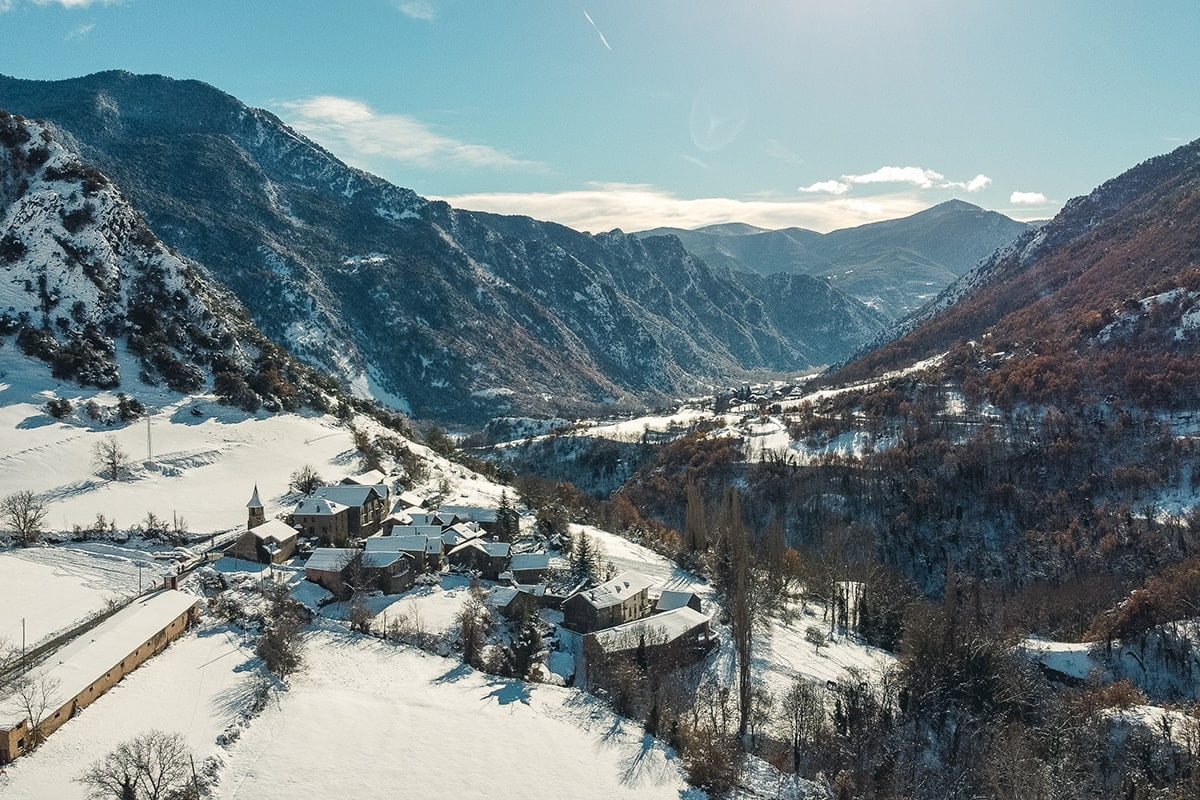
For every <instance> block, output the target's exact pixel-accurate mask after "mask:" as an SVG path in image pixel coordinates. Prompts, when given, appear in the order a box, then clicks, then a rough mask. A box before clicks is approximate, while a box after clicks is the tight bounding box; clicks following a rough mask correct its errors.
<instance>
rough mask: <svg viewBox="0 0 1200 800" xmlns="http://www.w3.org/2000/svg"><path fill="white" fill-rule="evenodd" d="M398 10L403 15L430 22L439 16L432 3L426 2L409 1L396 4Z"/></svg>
mask: <svg viewBox="0 0 1200 800" xmlns="http://www.w3.org/2000/svg"><path fill="white" fill-rule="evenodd" d="M396 8H398V9H399V10H400V12H401V13H403V14H405V15H407V16H410V17H412V18H413V19H419V20H423V21H425V22H429V21H430V20H432V19H433V18H434V17H436V16H437V9H435V8H434V7H433V4H432V3H427V2H425V0H407V1H406V2H402V3H396Z"/></svg>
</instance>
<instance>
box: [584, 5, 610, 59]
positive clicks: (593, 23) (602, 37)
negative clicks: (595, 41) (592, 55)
mask: <svg viewBox="0 0 1200 800" xmlns="http://www.w3.org/2000/svg"><path fill="white" fill-rule="evenodd" d="M583 16H585V17H587V21H588V23H589V24H591V26H592V27H593V28H595V29H596V34H597V35H598V36H599V37H600V44H602V45H604V46H605V47H606V48H607V49H609V50H612V45H611V44H609V43H608V38H607V37H606V36H605V35H604V31H602V30H600V26H599V25H597V24H596V20H594V19H592V15H591V14H589V13H588V12H587V9H586V8H585V9H584V10H583Z"/></svg>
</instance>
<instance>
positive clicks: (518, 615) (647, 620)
mask: <svg viewBox="0 0 1200 800" xmlns="http://www.w3.org/2000/svg"><path fill="white" fill-rule="evenodd" d="M395 485H396V486H397V488H398V491H396V492H393V490H392V488H391V486H389V482H388V477H387V476H386V475H384V474H383V473H382V472H380V471H378V470H371V471H368V472H366V473H362V474H357V475H351V476H347V477H345V478H343V479H342V480H341V481H339V482H338V483H336V484H331V485H313V486H311V487H308V488H310V489H311V491H310V492H309V493H307V494H304V495H303V496H302V497H300V499H299V500H298V501H297V502H296V503H295V505H294V507H292V508H291V509H290V510H289V511H285V512H283V513H280V514H278V515H277V516H275V517H272V518H270V519H268V518H267V516H266V507H265V505H264V503H263V501H262V499H261V497H260V492H259V487H258V486H257V485H255V486H253V488H252V490H251V496H250V499H249V501H248V502H247V503H246V506H245V507H246V520H245V525H244V529H243V531H242V532H241V533H240V534H234V535H231V536H228V537H226V541H224V542H222V543H220V544H218V545H216V546H214V547H212V548H211V549H210V550H208V551H207V552H204V553H202V554H199V555H198V556H196V557H193V558H190V559H188V560H187V561H185V562H180V563H179V564H178V565H177V566H176V570H175V572H174V573H171V574H167V575H165V576H164V577H163V579H162V582H161V585H159V584H155V585H154V586H152V587H148V590H147V591H145V592H142V593H139V595H138V596H136V597H135V598H134V599H133V600H132V601H131V602H129V603H128V604H127V605H124V606H123V607H120V608H116V609H114V613H110V614H105V615H103V618H102V619H99V620H96V621H95V622H96V624H88V625H84V626H81V628H82V630H81V629H80V628H77V629H75V630H72V631H71V632H69V634H68V635H65V636H61V637H59V639H60V640H61V641H56V642H54V643H51V644H55V643H58V644H61V646H60V647H57V648H54V647H46V646H43V647H42V648H41V649H40V650H41V651H40V652H37V653H30V654H23V656H22V658H21V659H19V660H18V663H17V664H15V665H13V664H7V665H6V668H7V669H8V670H9V674H7V675H3V676H0V678H8V679H9V680H8V681H7V683H8V685H9V687H10V690H6V692H5V693H7V694H8V697H5V698H0V708H2V709H4V713H5V714H6V716H5V717H4V718H2V719H0V768H3V767H4V765H6V764H10V763H12V762H14V761H15V760H16V759H18V758H19V757H20V756H22V755H23V754H25V753H26V752H27V751H30V750H32V749H33V748H35V747H36V746H37V745H40V744H41V743H42V742H44V741H45V740H46V739H47V738H48V737H49V736H50V735H51V734H53V733H54V732H55V731H57V730H58V729H59V728H60V727H61V726H63V725H64V724H66V723H67V722H68V721H70V720H71V719H72V718H73V717H75V716H77V715H79V714H80V713H81V712H82V711H83V710H84V709H86V708H87V707H88V706H89V705H91V704H92V703H93V702H94V701H95V700H97V699H98V698H99V697H100V696H102V695H103V694H104V693H105V692H107V691H108V690H109V689H111V688H112V687H113V686H115V685H116V684H117V683H118V682H119V681H121V680H122V679H123V678H124V677H125V676H127V675H129V674H130V673H132V672H133V671H134V670H136V669H137V668H138V667H139V666H141V665H142V664H143V663H144V662H146V661H147V660H148V659H150V658H152V657H154V656H155V655H156V654H158V653H160V652H162V651H163V650H164V649H165V648H166V647H167V646H168V645H170V643H171V642H172V641H173V640H175V639H176V638H177V637H179V636H180V635H181V634H183V633H184V632H185V631H187V630H188V629H189V628H190V627H192V626H194V625H196V624H197V623H198V622H199V621H200V619H201V616H202V615H203V614H206V613H207V614H211V613H214V612H213V609H214V608H216V607H217V606H218V603H219V602H220V601H221V597H222V594H223V593H224V592H225V590H226V589H227V588H228V587H229V586H242V587H244V586H246V585H251V586H253V585H254V583H255V581H257V583H258V585H259V586H260V587H265V586H267V585H268V584H276V583H278V582H280V581H282V585H284V586H290V588H291V592H292V594H293V595H294V596H296V597H303V598H304V600H305V601H307V604H308V606H309V607H310V608H309V611H310V612H311V614H312V616H314V617H316V616H322V617H324V618H327V619H334V620H338V621H339V623H340V624H343V625H346V626H347V627H349V628H350V629H352V630H358V631H361V632H365V633H368V634H374V635H377V636H379V637H380V638H384V639H387V638H389V634H391V635H392V638H393V639H394V638H395V634H396V632H397V627H398V626H399V625H402V624H403V623H402V618H401V616H400V615H396V616H393V618H392V623H393V624H391V625H389V624H388V622H387V608H388V607H389V606H391V605H392V604H393V603H395V602H396V601H399V600H403V599H405V595H406V594H410V593H412V592H414V591H417V590H421V589H426V590H427V589H429V587H431V586H437V585H438V584H439V583H445V584H446V585H451V586H460V585H464V584H465V585H466V587H467V589H468V594H469V597H471V598H475V599H477V600H478V601H480V604H481V605H482V608H483V614H484V615H485V616H486V617H487V620H486V624H482V625H479V626H469V627H470V631H468V630H467V628H468V626H467V625H466V623H461V622H460V619H459V618H456V619H455V620H454V622H455V623H456V625H455V626H453V627H457V626H458V624H462V626H463V631H462V632H460V633H459V634H458V636H457V639H455V637H453V636H452V637H451V639H454V641H453V642H452V647H453V651H454V652H457V654H458V657H461V658H463V660H464V661H467V662H468V663H471V665H472V666H477V667H480V668H481V669H484V670H485V671H494V672H502V673H507V674H509V675H510V676H511V677H517V678H521V679H531V680H548V681H551V682H553V683H557V684H558V685H563V686H575V687H579V688H582V689H584V690H587V691H592V692H595V691H601V692H603V691H604V690H605V689H606V688H608V687H607V682H608V681H609V679H610V678H611V676H612V675H613V674H614V673H613V670H612V667H613V666H614V664H617V663H620V662H623V661H627V662H630V663H632V662H633V661H634V659H639V660H641V661H642V662H643V663H645V661H646V659H647V658H652V659H653V660H654V663H655V664H656V665H658V667H659V668H662V669H667V665H670V668H671V669H675V668H679V667H683V666H686V665H688V664H692V663H696V662H698V661H701V660H703V659H704V657H705V656H706V654H707V653H708V652H709V651H710V649H711V648H712V647H713V645H714V641H713V640H712V634H711V631H710V618H709V616H707V615H706V614H705V613H704V601H703V600H702V597H701V594H700V593H699V592H697V591H694V590H692V589H693V587H691V586H687V587H685V588H669V587H667V586H664V585H659V584H658V583H656V581H655V580H654V579H653V578H651V577H648V576H646V575H643V574H640V573H639V572H637V571H635V570H629V569H626V570H620V571H617V569H616V567H615V565H613V564H612V563H611V562H609V563H607V564H605V563H601V562H600V561H599V559H595V560H593V561H591V562H590V563H588V564H587V565H585V569H583V570H580V569H572V561H571V558H570V550H571V547H572V544H574V542H572V541H571V539H570V537H567V541H563V540H562V539H561V538H559V537H556V538H553V539H550V540H548V539H546V538H545V537H539V536H535V535H531V531H530V524H529V523H530V521H529V520H528V519H524V520H523V518H522V515H521V513H520V512H519V511H518V510H517V508H516V507H515V506H514V504H513V503H511V502H510V501H509V500H508V497H507V494H506V493H502V496H501V499H500V502H499V503H498V504H497V505H495V506H485V505H466V504H450V503H440V502H430V498H427V497H423V496H421V495H419V494H417V493H415V492H413V491H411V490H406V489H404V488H403V487H402V485H401V484H399V483H398V482H397V483H396V484H395ZM433 500H435V501H436V500H437V498H433ZM526 516H528V515H526ZM522 522H525V525H524V527H523V526H522ZM581 535H582V536H584V537H586V534H581ZM584 547H585V548H587V549H589V552H591V553H592V554H593V556H599V555H600V554H601V551H600V550H599V549H598V546H597V545H596V544H594V543H591V542H588V543H585V544H584ZM192 573H194V574H195V575H196V577H197V579H198V580H196V581H194V582H193V584H192V586H193V589H192V591H196V590H197V589H199V590H200V592H199V594H203V595H205V596H204V597H200V596H198V595H197V594H194V593H189V592H187V591H181V590H180V588H179V587H180V583H181V581H182V580H183V579H185V578H187V577H188V576H189V575H190V574H192ZM300 575H302V576H303V581H302V584H296V582H295V581H296V579H297V578H299V577H300ZM247 576H250V579H249V580H247V579H246V578H247ZM214 578H215V579H214ZM675 583H677V581H676V582H675ZM306 585H307V586H312V587H314V589H315V591H316V593H314V591H310V590H306V589H304V586H306ZM316 587H319V588H316ZM263 593H264V594H265V593H266V590H265V588H264V589H263ZM376 608H378V609H381V610H382V613H381V614H379V613H375V612H374V609H376ZM326 609H328V613H325V610H326ZM462 614H463V612H459V617H461V616H462ZM380 617H382V620H381V619H379V618H380ZM416 622H417V625H418V627H419V625H420V623H419V620H417V621H416ZM531 630H532V631H533V633H532V634H529V633H528V632H529V631H531ZM522 633H524V635H526V636H531V637H532V639H533V641H532V642H530V643H528V644H527V645H526V648H527V650H528V653H527V655H526V661H527V662H528V663H525V664H522V666H521V667H520V668H519V669H518V670H517V671H516V672H514V671H513V668H512V666H511V664H509V665H508V666H500V667H497V666H496V664H497V663H500V662H495V661H493V662H490V664H489V662H487V661H486V660H485V659H483V658H482V657H481V656H480V653H481V650H482V649H484V648H488V647H493V648H501V649H503V648H504V647H505V646H511V643H512V642H513V640H514V639H515V638H516V637H517V636H519V635H522ZM477 635H478V636H479V639H478V640H477V641H473V642H472V641H467V640H468V639H469V638H474V637H476V636H477ZM407 641H410V642H415V641H416V640H414V639H411V638H410V639H408V640H407ZM589 664H593V665H596V666H595V667H593V669H592V670H591V674H589V669H588V665H589ZM489 667H490V670H489ZM18 673H20V674H18ZM0 685H3V683H0Z"/></svg>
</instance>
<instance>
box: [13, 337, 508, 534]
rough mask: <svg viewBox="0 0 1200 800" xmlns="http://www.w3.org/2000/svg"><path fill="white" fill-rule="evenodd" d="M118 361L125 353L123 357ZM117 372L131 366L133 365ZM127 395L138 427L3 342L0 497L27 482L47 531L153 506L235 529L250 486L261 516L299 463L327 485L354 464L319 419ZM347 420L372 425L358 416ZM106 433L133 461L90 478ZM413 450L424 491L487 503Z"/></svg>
mask: <svg viewBox="0 0 1200 800" xmlns="http://www.w3.org/2000/svg"><path fill="white" fill-rule="evenodd" d="M123 360H124V361H130V359H129V358H128V355H127V354H126V356H125V358H124V359H123ZM123 368H124V369H125V371H126V372H128V370H133V373H132V374H137V371H136V369H135V367H134V365H133V363H132V362H131V363H129V364H128V365H127V367H126V365H125V364H123ZM138 396H139V397H141V398H143V401H144V402H145V403H146V405H147V410H148V413H147V418H148V420H149V424H147V419H146V418H144V419H140V420H137V421H136V422H133V423H130V424H127V425H121V424H115V425H112V426H108V425H105V424H102V423H100V422H93V421H92V420H90V419H89V418H88V417H87V415H86V414H85V413H84V412H83V410H82V405H83V403H85V402H86V401H87V400H89V399H94V400H96V402H98V403H99V404H100V405H101V406H104V407H115V405H116V402H117V400H116V397H115V395H112V394H109V393H107V392H97V391H96V390H94V389H89V388H82V387H79V386H76V385H74V384H70V383H60V382H55V381H53V380H51V379H49V378H48V376H47V374H46V366H45V364H42V363H41V362H37V361H34V360H32V359H30V358H27V357H26V356H23V355H21V354H20V353H17V352H16V351H15V349H13V348H6V350H5V352H4V357H3V360H2V361H0V441H3V442H5V446H4V448H2V449H0V496H4V495H7V494H9V493H12V492H16V491H21V490H26V489H28V490H32V491H34V492H36V493H38V494H39V495H41V496H42V498H43V500H44V501H45V502H46V504H47V507H48V512H49V513H48V515H47V517H46V521H45V527H46V528H47V529H49V530H52V531H67V532H69V531H70V530H71V529H72V527H73V526H75V525H80V526H83V527H89V526H91V525H92V524H93V523H94V522H95V520H96V517H97V515H98V514H102V515H104V517H105V518H106V519H107V520H109V521H115V522H116V525H117V527H118V528H121V529H126V530H127V529H129V528H130V527H133V526H135V525H137V524H139V523H140V522H141V521H142V520H143V519H145V517H146V513H147V512H153V513H154V514H156V515H157V516H158V517H159V518H161V519H165V520H166V521H167V522H168V523H170V522H171V520H172V518H173V516H174V515H178V516H179V517H182V518H183V519H184V520H186V522H187V529H188V530H189V531H191V532H192V533H200V534H212V533H221V532H227V531H232V530H236V529H239V528H240V527H241V526H243V525H245V523H246V508H245V504H246V501H247V500H248V499H249V498H250V493H251V491H252V490H253V488H254V486H255V485H256V484H257V485H258V487H259V491H260V496H261V498H262V501H263V503H264V504H265V506H266V514H267V516H268V518H269V517H273V516H275V515H277V514H281V513H284V512H286V511H289V510H290V509H291V503H290V501H291V499H292V498H291V497H290V496H289V494H288V493H289V489H288V483H289V480H290V476H291V474H292V473H293V472H295V471H296V470H297V469H298V468H300V467H301V466H303V465H305V464H311V465H312V466H313V467H315V468H316V471H317V472H318V474H320V475H321V476H322V477H324V478H325V479H326V480H327V481H337V480H339V479H341V478H342V477H344V476H346V475H351V474H354V473H357V472H359V471H361V468H362V466H361V462H360V459H359V454H358V452H357V450H355V449H354V445H353V441H352V438H351V433H350V430H349V428H348V427H346V426H345V425H344V424H341V423H340V422H339V421H338V420H336V419H335V418H333V417H330V416H323V415H315V414H312V413H308V412H306V413H300V414H270V413H267V412H265V411H260V412H258V413H256V414H248V413H246V412H244V411H241V410H239V409H236V408H230V407H228V406H222V405H220V404H218V403H217V402H215V399H214V398H213V397H212V396H209V395H193V396H185V395H179V394H174V393H171V392H168V391H165V390H162V389H159V388H155V387H143V386H139V388H138ZM52 397H63V398H67V399H69V400H70V401H71V402H72V403H73V404H75V406H76V411H75V413H74V414H73V415H72V417H71V418H70V419H69V420H67V421H62V422H60V421H57V420H54V419H52V418H51V417H50V416H49V415H48V414H47V413H46V411H45V408H44V406H45V403H46V401H47V400H48V399H50V398H52ZM193 409H195V410H196V411H198V412H199V416H196V415H194V414H193V413H192V410H193ZM356 422H357V424H360V425H365V426H366V427H368V428H372V427H377V426H375V425H374V423H372V422H370V421H369V420H366V419H365V418H360V419H359V420H357V421H356ZM147 430H149V442H147ZM109 436H111V437H113V438H114V439H115V440H116V441H117V443H118V444H119V445H120V447H121V448H122V449H123V450H124V451H125V452H126V453H127V454H128V455H129V457H130V461H131V462H132V464H133V467H132V469H131V470H130V472H129V473H128V474H126V475H124V476H123V477H122V479H121V480H119V481H108V480H106V479H105V478H103V477H101V475H99V474H98V468H97V466H96V465H95V464H94V463H93V461H94V458H93V449H94V447H95V446H96V443H97V442H99V441H101V440H103V439H104V438H106V437H109ZM412 448H413V450H414V451H416V452H418V453H420V454H421V455H424V456H426V457H427V458H428V460H429V476H428V478H427V480H426V483H425V485H424V486H423V487H418V489H419V490H422V491H425V492H426V493H430V491H431V490H432V489H433V487H437V486H438V485H439V484H441V482H442V480H443V479H445V480H446V481H447V482H448V483H449V484H450V485H451V486H452V487H453V491H452V493H451V496H449V497H448V498H447V499H446V501H445V502H447V503H463V504H476V503H492V504H494V503H496V502H498V500H499V498H500V492H501V487H499V486H497V485H495V484H493V483H491V482H490V481H488V480H486V479H484V478H482V477H480V476H478V475H475V474H474V473H472V472H470V471H469V470H467V469H465V468H463V467H461V466H459V465H457V464H454V463H452V462H448V461H446V460H445V459H443V458H440V457H438V456H435V455H433V454H432V453H430V451H429V450H428V449H427V448H425V447H424V446H421V445H412ZM148 456H152V457H153V462H152V463H151V464H150V465H149V466H147V457H148Z"/></svg>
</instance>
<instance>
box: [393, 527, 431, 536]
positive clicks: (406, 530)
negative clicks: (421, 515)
mask: <svg viewBox="0 0 1200 800" xmlns="http://www.w3.org/2000/svg"><path fill="white" fill-rule="evenodd" d="M441 535H442V526H441V525H396V526H395V527H393V528H392V536H441Z"/></svg>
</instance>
